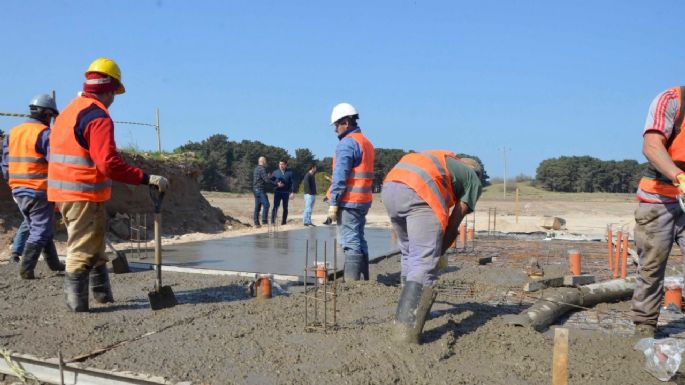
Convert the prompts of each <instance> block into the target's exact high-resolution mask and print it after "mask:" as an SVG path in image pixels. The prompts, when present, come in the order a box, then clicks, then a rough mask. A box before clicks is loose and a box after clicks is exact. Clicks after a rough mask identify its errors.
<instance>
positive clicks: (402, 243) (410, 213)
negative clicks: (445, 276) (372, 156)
mask: <svg viewBox="0 0 685 385" xmlns="http://www.w3.org/2000/svg"><path fill="white" fill-rule="evenodd" d="M381 197H382V198H383V204H384V205H385V209H386V210H387V211H388V216H389V217H390V223H391V224H392V228H393V230H395V234H396V235H397V242H398V244H399V247H400V252H401V254H402V259H401V265H402V270H401V274H402V277H405V278H406V280H407V281H414V282H417V283H420V284H422V285H423V286H432V285H433V283H434V282H435V280H436V279H437V277H438V261H439V260H440V252H441V251H442V237H443V234H444V233H443V229H442V225H441V224H440V221H439V220H438V218H437V217H436V216H435V213H434V212H433V209H431V207H430V206H429V205H428V203H426V202H425V201H424V200H423V199H422V198H421V197H419V196H418V195H417V194H416V192H414V190H412V189H411V188H410V187H408V186H407V185H405V184H403V183H396V182H386V183H384V184H383V190H382V191H381Z"/></svg>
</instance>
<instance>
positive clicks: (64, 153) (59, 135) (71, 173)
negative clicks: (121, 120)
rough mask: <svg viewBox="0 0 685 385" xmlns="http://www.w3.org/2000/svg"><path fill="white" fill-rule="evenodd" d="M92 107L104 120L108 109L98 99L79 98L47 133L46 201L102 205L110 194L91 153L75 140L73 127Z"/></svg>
mask: <svg viewBox="0 0 685 385" xmlns="http://www.w3.org/2000/svg"><path fill="white" fill-rule="evenodd" d="M93 104H95V105H96V106H98V107H100V108H101V109H102V110H103V111H105V113H106V114H107V117H109V111H107V107H105V105H104V104H102V103H101V102H100V101H99V100H97V99H92V98H86V97H83V96H79V97H77V98H76V99H74V100H72V101H71V103H69V105H68V106H67V107H66V108H65V109H64V110H63V111H62V113H60V114H59V116H58V117H57V119H56V120H55V124H54V126H53V127H52V131H51V133H50V163H49V166H48V200H49V201H51V202H74V201H90V202H104V201H107V200H109V198H110V196H111V195H112V180H111V179H109V178H108V177H106V176H105V175H104V174H103V173H101V172H100V171H99V170H98V169H97V167H95V163H94V162H93V160H92V159H91V157H90V152H89V151H88V150H86V149H84V148H83V147H81V145H80V144H79V143H78V142H77V141H76V134H75V133H74V128H75V127H76V126H77V125H78V117H79V114H80V113H81V111H83V110H85V109H86V108H89V107H91V106H92V105H93Z"/></svg>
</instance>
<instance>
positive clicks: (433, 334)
mask: <svg viewBox="0 0 685 385" xmlns="http://www.w3.org/2000/svg"><path fill="white" fill-rule="evenodd" d="M436 303H443V304H448V305H452V306H453V307H451V308H449V309H444V310H437V311H432V312H431V318H436V317H440V316H442V315H445V314H460V313H463V312H467V311H468V312H471V313H472V314H471V315H469V316H468V317H466V318H464V319H463V320H461V321H459V322H456V321H453V320H448V321H447V322H446V323H445V324H443V325H442V326H439V327H437V328H434V329H430V330H424V332H423V342H424V343H430V342H434V341H437V340H439V339H440V338H441V337H442V336H443V335H444V334H446V333H454V334H455V336H456V337H457V339H458V338H459V337H461V336H462V335H464V334H468V333H470V332H472V331H474V330H476V329H478V328H479V327H481V326H483V325H485V324H486V323H487V322H488V321H490V320H491V319H493V318H495V317H499V316H501V315H505V314H518V313H520V312H521V311H522V310H523V309H524V308H526V307H527V305H523V306H521V305H497V306H495V305H486V304H483V303H477V302H467V303H452V302H448V301H436Z"/></svg>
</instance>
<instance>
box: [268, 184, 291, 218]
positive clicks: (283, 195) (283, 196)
mask: <svg viewBox="0 0 685 385" xmlns="http://www.w3.org/2000/svg"><path fill="white" fill-rule="evenodd" d="M289 200H290V193H289V192H280V191H276V192H274V208H273V209H271V224H273V223H274V222H276V213H278V207H279V206H280V205H281V202H283V219H281V224H282V225H284V224H285V221H286V220H287V219H288V201H289Z"/></svg>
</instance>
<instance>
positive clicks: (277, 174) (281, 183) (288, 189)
mask: <svg viewBox="0 0 685 385" xmlns="http://www.w3.org/2000/svg"><path fill="white" fill-rule="evenodd" d="M287 167H288V161H287V160H285V159H281V160H280V161H279V162H278V169H277V170H276V171H274V172H273V173H272V174H271V179H273V180H275V181H276V182H277V183H278V184H277V185H276V188H275V189H274V208H273V209H271V224H272V225H273V224H274V223H276V214H277V213H278V208H279V207H280V205H281V202H283V218H281V224H282V225H285V223H286V221H287V220H288V202H289V201H290V200H291V199H293V195H294V194H293V173H292V171H290V170H288V169H287Z"/></svg>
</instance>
